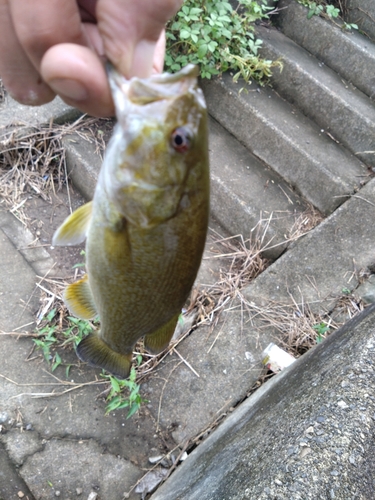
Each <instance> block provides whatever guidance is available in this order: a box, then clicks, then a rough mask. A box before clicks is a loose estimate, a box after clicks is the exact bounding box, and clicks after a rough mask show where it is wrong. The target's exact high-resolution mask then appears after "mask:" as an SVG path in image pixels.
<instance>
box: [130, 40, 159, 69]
mask: <svg viewBox="0 0 375 500" xmlns="http://www.w3.org/2000/svg"><path fill="white" fill-rule="evenodd" d="M155 45H156V44H155V42H149V41H148V40H141V41H140V42H138V44H137V45H136V47H135V49H134V53H133V64H132V66H131V70H130V73H131V75H130V76H138V77H139V78H147V77H149V76H150V75H151V73H152V64H153V60H154V53H155Z"/></svg>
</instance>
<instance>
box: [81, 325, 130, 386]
mask: <svg viewBox="0 0 375 500" xmlns="http://www.w3.org/2000/svg"><path fill="white" fill-rule="evenodd" d="M76 352H77V356H78V357H79V359H80V360H81V361H85V362H86V363H88V364H89V365H91V366H96V367H98V368H103V369H104V370H107V372H109V373H111V374H112V375H114V376H115V377H117V378H119V379H125V378H128V377H129V373H130V368H131V365H132V352H129V354H120V353H118V352H116V351H114V350H113V349H111V348H110V347H109V345H107V344H106V343H105V342H104V340H102V339H101V338H100V337H98V336H97V335H96V334H94V333H90V334H89V335H88V336H87V337H85V338H84V339H83V340H81V342H80V343H79V344H78V346H77V349H76Z"/></svg>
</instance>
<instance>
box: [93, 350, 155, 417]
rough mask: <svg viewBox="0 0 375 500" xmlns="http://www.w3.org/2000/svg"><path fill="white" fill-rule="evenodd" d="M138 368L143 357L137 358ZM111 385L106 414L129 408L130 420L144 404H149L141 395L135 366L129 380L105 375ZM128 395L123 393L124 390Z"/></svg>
mask: <svg viewBox="0 0 375 500" xmlns="http://www.w3.org/2000/svg"><path fill="white" fill-rule="evenodd" d="M136 362H137V366H139V365H140V364H141V362H142V356H141V355H138V356H137V358H136ZM103 377H105V378H107V379H108V380H109V382H110V384H111V390H110V393H109V394H108V397H107V406H106V414H107V415H108V413H110V412H111V411H114V410H120V409H122V408H129V411H128V414H127V416H126V418H130V417H131V416H132V415H134V413H136V412H137V411H138V410H139V408H140V407H141V405H142V403H148V401H147V399H143V398H142V396H141V395H140V394H139V389H140V386H139V384H137V383H136V379H137V372H136V369H135V368H134V366H133V367H132V369H131V370H130V376H129V378H128V379H127V380H119V379H118V378H116V377H114V376H113V375H103ZM125 389H126V390H127V391H128V394H127V395H125V394H124V393H123V391H124V390H125Z"/></svg>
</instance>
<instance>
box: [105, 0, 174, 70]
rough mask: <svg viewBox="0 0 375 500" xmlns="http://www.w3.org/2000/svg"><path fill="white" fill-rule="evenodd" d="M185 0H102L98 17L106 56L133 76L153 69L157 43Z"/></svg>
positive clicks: (119, 68)
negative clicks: (167, 23) (168, 22)
mask: <svg viewBox="0 0 375 500" xmlns="http://www.w3.org/2000/svg"><path fill="white" fill-rule="evenodd" d="M181 3H182V2H181V0H154V1H152V2H150V1H149V0H136V1H134V0H112V1H110V2H109V1H108V0H98V3H97V11H96V14H97V18H98V28H99V32H100V34H101V36H102V38H103V44H104V49H105V53H106V56H107V57H108V58H109V59H110V61H111V62H112V63H113V64H114V65H115V66H116V68H117V69H118V70H119V71H120V72H121V73H122V74H124V75H125V76H126V77H128V78H130V77H132V76H139V77H147V76H149V75H150V74H151V72H152V66H153V60H154V53H155V48H156V43H157V41H158V39H159V37H160V35H161V33H162V31H163V29H164V26H165V23H166V22H167V21H168V19H169V18H170V17H172V16H173V15H174V14H175V13H176V11H177V10H178V8H179V6H180V5H181Z"/></svg>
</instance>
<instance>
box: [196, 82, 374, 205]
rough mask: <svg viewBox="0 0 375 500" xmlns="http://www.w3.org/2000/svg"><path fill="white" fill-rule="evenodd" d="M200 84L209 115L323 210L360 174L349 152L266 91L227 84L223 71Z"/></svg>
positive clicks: (362, 169) (364, 171) (359, 166)
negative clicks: (217, 77)
mask: <svg viewBox="0 0 375 500" xmlns="http://www.w3.org/2000/svg"><path fill="white" fill-rule="evenodd" d="M202 84H203V89H204V92H205V95H206V99H207V102H208V106H209V108H210V113H211V114H212V116H213V117H214V118H215V119H216V120H217V121H218V122H219V123H220V124H221V125H222V126H223V127H225V128H226V129H227V130H229V131H230V132H231V134H233V135H234V136H235V137H236V138H237V139H238V140H239V141H240V142H241V143H242V144H244V145H245V146H246V148H247V149H249V150H250V151H251V152H252V153H253V154H254V156H256V157H257V158H259V159H260V160H261V161H263V162H264V163H265V164H266V165H269V166H270V167H271V168H272V169H273V170H274V171H276V172H277V173H278V174H279V175H280V176H281V177H283V179H285V180H286V181H287V182H288V183H289V184H290V185H291V186H292V187H293V188H294V189H295V190H296V191H297V192H298V193H300V194H301V195H302V196H303V197H304V198H306V199H307V200H308V201H309V202H310V203H311V204H312V205H314V206H316V207H317V208H318V209H319V210H320V211H321V212H323V213H324V214H329V213H331V212H332V211H333V210H334V209H335V208H337V207H338V206H339V205H340V203H341V201H342V199H340V198H338V197H339V196H341V195H344V194H348V193H352V192H353V191H355V190H356V189H357V188H358V187H359V185H360V182H361V179H362V178H363V176H366V174H367V169H366V168H365V167H364V165H363V164H361V162H360V161H359V160H358V159H357V158H356V157H355V156H353V155H351V154H350V153H349V152H348V151H345V150H344V149H342V148H340V146H339V145H338V144H336V143H335V142H334V141H332V139H331V138H329V137H328V136H327V135H326V134H325V132H324V131H322V129H321V127H319V126H317V125H316V124H314V123H313V122H311V120H309V119H308V118H306V116H304V115H303V114H302V113H301V112H299V111H298V110H297V109H296V108H295V107H293V106H291V105H290V104H289V103H287V102H285V101H284V100H282V99H281V98H280V96H278V95H277V94H276V93H275V92H274V91H273V90H272V89H270V88H268V87H267V88H258V87H257V85H256V84H254V83H253V84H252V85H250V86H246V85H243V84H241V83H237V84H236V83H233V81H232V78H231V76H230V75H229V74H226V75H223V77H222V78H221V79H214V80H212V81H208V80H207V81H203V82H202ZM317 186H319V188H317Z"/></svg>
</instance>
